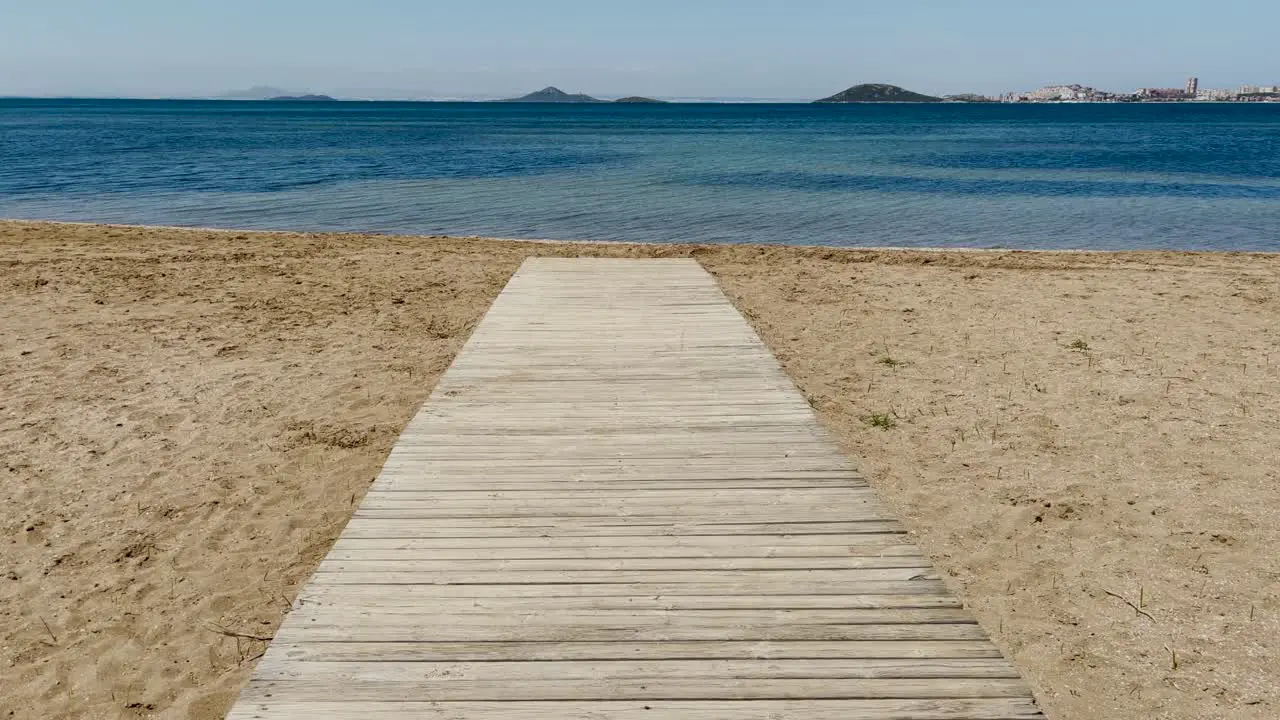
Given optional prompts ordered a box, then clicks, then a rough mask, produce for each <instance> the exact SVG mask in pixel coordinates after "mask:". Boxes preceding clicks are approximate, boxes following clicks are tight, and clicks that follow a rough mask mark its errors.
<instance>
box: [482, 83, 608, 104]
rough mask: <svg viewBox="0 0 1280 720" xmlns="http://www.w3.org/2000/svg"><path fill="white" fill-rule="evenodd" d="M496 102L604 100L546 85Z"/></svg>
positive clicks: (578, 101) (582, 101)
mask: <svg viewBox="0 0 1280 720" xmlns="http://www.w3.org/2000/svg"><path fill="white" fill-rule="evenodd" d="M498 102H528V103H599V102H604V100H597V99H596V98H593V97H591V96H590V95H584V94H582V93H572V94H571V93H567V92H565V91H563V90H561V89H560V88H558V87H546V88H543V89H541V90H539V91H537V92H531V93H529V94H528V95H525V96H523V97H518V98H507V99H505V100H499V101H498Z"/></svg>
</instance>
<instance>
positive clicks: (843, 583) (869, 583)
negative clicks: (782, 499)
mask: <svg viewBox="0 0 1280 720" xmlns="http://www.w3.org/2000/svg"><path fill="white" fill-rule="evenodd" d="M387 585H388V583H365V584H360V583H345V584H340V585H327V584H322V583H310V584H308V585H307V586H306V587H305V588H303V590H302V592H301V593H300V594H299V596H298V597H312V596H315V597H327V596H333V595H345V596H347V597H352V598H355V597H364V596H370V597H381V598H389V597H391V596H392V594H394V595H395V596H396V597H399V598H404V599H405V600H406V601H409V602H414V603H430V602H432V601H433V600H435V599H438V598H478V597H506V598H522V597H536V598H571V597H637V596H650V597H664V598H680V597H695V596H717V597H724V596H727V595H733V596H738V597H748V598H752V597H754V598H767V597H770V596H774V595H779V596H788V597H794V596H799V597H804V596H821V597H841V598H854V597H857V596H859V595H921V594H925V593H935V594H938V595H939V596H942V597H950V596H949V595H947V593H946V589H945V587H944V586H943V584H942V581H941V580H938V579H936V578H933V579H924V578H917V579H912V580H908V581H898V580H881V581H873V580H850V579H847V578H846V579H843V580H839V581H835V582H829V581H806V582H796V581H791V580H783V581H780V582H766V581H764V580H761V579H759V578H756V579H752V580H751V581H749V582H729V583H714V582H712V583H705V582H688V583H671V582H658V583H597V584H582V583H570V584H565V583H543V584H537V585H531V584H526V583H493V584H488V585H486V584H468V585H436V584H416V585H414V584H410V585H396V586H395V588H394V589H392V588H389V587H387Z"/></svg>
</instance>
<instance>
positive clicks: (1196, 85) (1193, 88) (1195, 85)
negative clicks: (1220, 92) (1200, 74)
mask: <svg viewBox="0 0 1280 720" xmlns="http://www.w3.org/2000/svg"><path fill="white" fill-rule="evenodd" d="M1198 92H1200V78H1195V77H1193V78H1187V94H1188V95H1190V96H1191V97H1195V96H1196V93H1198Z"/></svg>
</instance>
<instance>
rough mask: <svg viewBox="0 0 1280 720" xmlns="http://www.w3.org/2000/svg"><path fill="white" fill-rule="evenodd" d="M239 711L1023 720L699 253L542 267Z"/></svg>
mask: <svg viewBox="0 0 1280 720" xmlns="http://www.w3.org/2000/svg"><path fill="white" fill-rule="evenodd" d="M230 717H231V718H235V719H236V720H243V719H245V718H272V719H274V718H308V719H310V718H352V719H356V720H379V719H383V718H448V719H450V720H498V719H502V720H532V719H535V718H536V719H539V720H586V719H588V718H590V719H593V720H603V719H610V718H619V719H633V718H634V719H639V718H644V719H645V720H670V719H673V718H689V719H690V720H720V719H722V718H723V719H724V720H766V719H769V720H774V719H784V718H786V719H789V718H797V719H800V720H835V719H836V718H839V719H840V720H851V719H852V718H920V719H925V718H971V719H978V718H985V719H988V720H995V719H997V718H999V719H1012V718H1036V717H1040V713H1039V711H1038V709H1037V708H1036V705H1035V703H1034V702H1033V700H1032V698H1031V694H1030V692H1029V690H1028V688H1027V686H1026V685H1025V684H1024V683H1023V681H1022V680H1021V679H1020V678H1019V677H1018V674H1017V672H1016V671H1015V670H1014V669H1013V668H1012V667H1011V666H1010V664H1009V663H1008V662H1007V661H1006V660H1005V659H1004V658H1003V657H1002V656H1001V655H1000V652H999V651H998V650H997V649H996V648H995V647H994V646H993V645H992V644H991V643H990V641H989V640H988V638H987V636H986V635H985V634H984V633H983V631H982V629H981V628H980V627H979V626H978V625H977V624H976V623H975V622H974V620H973V618H972V617H970V615H969V613H968V612H966V611H965V610H964V609H963V608H962V607H961V605H960V603H959V602H958V601H957V600H956V599H955V598H954V597H953V596H952V595H950V594H948V593H947V591H946V589H945V588H944V587H943V585H942V583H941V582H939V580H938V579H937V577H936V575H935V573H934V571H933V569H932V568H931V567H930V564H929V561H928V560H927V559H926V558H924V557H923V556H921V554H920V551H919V550H918V549H917V548H916V547H915V546H914V545H912V544H911V542H910V541H909V540H908V538H907V537H906V536H905V535H904V533H903V530H902V528H901V527H900V526H899V525H898V523H896V522H895V521H894V520H893V519H892V518H891V517H890V516H889V514H888V513H887V512H886V511H885V509H884V508H883V506H882V505H881V504H880V503H879V502H878V501H877V500H876V498H875V496H874V494H873V493H872V491H871V490H870V489H869V488H868V487H867V486H866V484H865V483H864V482H863V480H862V479H861V478H860V477H859V476H858V475H857V474H856V473H855V472H854V471H853V469H852V468H851V466H850V464H849V463H848V461H847V460H846V459H845V458H844V457H842V456H841V454H840V452H839V450H838V449H837V448H836V446H835V445H834V444H833V443H832V441H831V440H830V439H828V437H827V436H826V434H825V433H824V432H823V430H822V429H821V428H820V427H819V426H818V423H817V422H816V420H815V418H814V415H813V413H812V411H811V410H810V408H809V407H808V405H807V404H806V403H805V401H804V399H803V398H802V397H801V396H800V394H799V392H797V390H796V389H795V387H794V386H793V385H792V384H791V381H790V380H789V379H788V378H787V377H786V375H784V374H783V372H782V371H781V369H780V368H779V367H778V364H777V362H776V361H775V360H774V358H773V356H772V355H771V354H770V353H769V351H768V350H767V349H766V348H765V347H764V345H763V344H762V343H761V342H760V340H759V338H758V337H757V336H756V334H755V332H754V331H753V330H752V329H751V327H750V326H749V325H748V324H747V323H746V322H745V321H744V320H743V318H742V317H741V316H740V315H739V314H738V313H737V311H736V310H734V308H733V307H732V306H731V305H730V304H729V303H728V301H727V300H726V299H725V297H724V295H723V294H722V293H721V292H720V290H719V289H718V288H717V287H716V284H715V282H714V281H713V280H712V279H711V277H710V276H709V275H707V273H706V272H705V271H703V270H702V268H701V267H700V266H698V264H697V263H696V262H694V261H692V260H585V259H582V260H574V259H533V260H528V261H527V262H525V264H524V265H523V266H522V267H521V269H520V271H519V272H518V273H517V274H516V275H515V276H514V277H513V279H512V280H511V282H510V284H509V285H508V286H507V288H506V289H505V290H504V291H503V292H502V294H501V295H500V296H499V297H498V299H497V301H496V302H495V303H494V305H493V307H492V308H491V309H490V310H489V313H488V314H487V315H486V316H485V319H484V321H483V322H482V323H481V324H480V326H479V327H478V328H477V330H476V332H475V334H474V336H473V337H472V338H471V339H470V341H469V342H468V343H467V345H466V347H465V348H464V349H463V350H462V352H461V353H460V354H459V355H458V357H457V359H456V360H455V361H454V363H453V365H452V367H451V368H450V369H449V371H448V372H447V373H446V374H445V375H444V377H443V378H442V379H441V381H440V384H439V386H438V387H437V388H436V389H435V391H434V393H433V394H432V396H431V399H430V401H429V402H427V404H426V405H425V406H424V407H423V408H422V410H421V412H419V413H418V415H417V417H415V418H414V419H413V421H412V422H411V423H410V424H409V426H408V427H407V428H406V429H405V431H404V434H403V435H402V436H401V438H400V441H399V442H398V444H397V445H396V446H395V448H394V449H393V450H392V452H391V456H390V458H389V459H388V460H387V463H386V467H385V468H384V469H383V471H382V474H381V476H380V477H379V478H378V480H377V482H376V483H375V484H374V485H373V488H372V489H371V491H370V492H369V494H368V496H366V497H365V499H364V502H363V503H362V504H361V505H360V507H359V509H358V510H357V511H356V513H355V516H354V518H353V519H352V520H351V523H350V524H349V525H348V526H347V528H346V530H345V531H344V532H343V533H342V536H341V538H340V539H339V540H338V542H337V544H336V545H335V546H334V548H333V550H332V551H331V552H330V553H329V555H328V556H327V557H326V558H325V560H324V561H323V562H322V563H321V565H320V567H319V569H318V570H317V571H316V573H315V575H314V576H313V577H312V578H311V580H310V582H309V583H308V584H307V585H306V587H305V588H304V589H303V590H302V592H301V594H300V596H299V598H298V600H297V602H296V603H295V607H294V610H293V612H292V613H291V614H290V615H288V617H287V618H286V620H285V622H284V624H283V625H282V626H281V627H280V631H279V633H278V634H277V635H276V637H275V640H274V641H273V642H272V644H271V646H270V648H269V649H268V651H267V653H266V655H265V656H264V657H263V658H262V660H261V662H260V663H259V665H258V668H257V671H256V672H255V673H254V675H253V678H252V679H251V680H250V682H249V684H248V686H247V687H246V688H245V689H244V691H243V693H242V694H241V697H240V700H239V702H238V703H237V705H236V706H235V707H234V708H233V710H232V711H231V715H230Z"/></svg>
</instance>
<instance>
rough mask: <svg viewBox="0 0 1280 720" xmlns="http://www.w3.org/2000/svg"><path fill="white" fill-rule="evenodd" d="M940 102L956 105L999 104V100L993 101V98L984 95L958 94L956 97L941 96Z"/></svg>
mask: <svg viewBox="0 0 1280 720" xmlns="http://www.w3.org/2000/svg"><path fill="white" fill-rule="evenodd" d="M942 101H943V102H953V103H957V102H960V103H994V102H1000V101H999V100H997V99H995V98H991V97H987V96H986V95H979V94H977V93H960V94H958V95H944V96H942Z"/></svg>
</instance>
